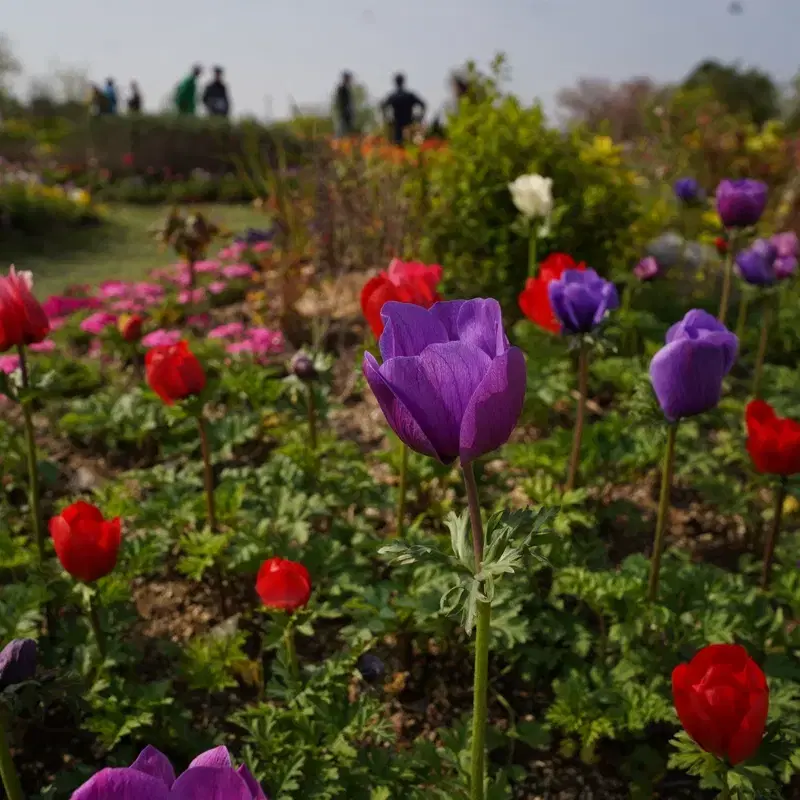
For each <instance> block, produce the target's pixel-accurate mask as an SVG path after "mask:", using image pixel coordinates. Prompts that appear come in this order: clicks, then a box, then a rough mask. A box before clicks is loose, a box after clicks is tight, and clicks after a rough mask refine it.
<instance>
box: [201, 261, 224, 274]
mask: <svg viewBox="0 0 800 800" xmlns="http://www.w3.org/2000/svg"><path fill="white" fill-rule="evenodd" d="M221 266H222V264H220V262H219V261H217V259H215V258H209V259H206V260H205V261H198V262H196V263H195V265H194V270H195V272H199V273H206V272H219V269H220V267H221Z"/></svg>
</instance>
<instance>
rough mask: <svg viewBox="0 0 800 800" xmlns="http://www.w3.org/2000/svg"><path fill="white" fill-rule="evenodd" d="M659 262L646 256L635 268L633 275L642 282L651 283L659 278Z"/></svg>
mask: <svg viewBox="0 0 800 800" xmlns="http://www.w3.org/2000/svg"><path fill="white" fill-rule="evenodd" d="M658 273H659V269H658V261H656V260H655V258H653V256H645V257H644V258H643V259H642V260H641V261H640V262H639V263H638V264H637V265H636V266H635V267H634V268H633V274H634V275H635V276H636V277H637V278H638V279H639V280H640V281H651V280H653V278H656V277H658Z"/></svg>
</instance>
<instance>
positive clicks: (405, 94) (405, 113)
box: [381, 73, 425, 146]
mask: <svg viewBox="0 0 800 800" xmlns="http://www.w3.org/2000/svg"><path fill="white" fill-rule="evenodd" d="M394 85H395V90H394V91H393V92H392V93H391V94H390V95H389V96H388V97H387V98H386V99H385V100H384V101H383V103H382V104H381V108H382V110H383V113H384V116H385V115H386V112H387V111H390V110H391V112H392V117H391V122H392V141H393V142H394V143H395V144H398V145H401V146H402V144H403V135H404V134H405V131H406V128H407V127H408V126H409V125H411V123H412V122H414V109H416V108H419V109H420V118H422V117H424V116H425V103H424V101H423V100H421V99H420V98H419V97H417V95H415V94H414V92H409V91H408V90H407V89H406V88H405V87H406V77H405V75H403V74H402V73H398V74H397V75H395V76H394Z"/></svg>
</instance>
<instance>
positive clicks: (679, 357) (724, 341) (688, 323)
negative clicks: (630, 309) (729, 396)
mask: <svg viewBox="0 0 800 800" xmlns="http://www.w3.org/2000/svg"><path fill="white" fill-rule="evenodd" d="M738 350H739V340H738V339H737V338H736V336H735V335H734V334H732V333H731V332H730V331H729V330H728V329H727V328H726V327H725V326H724V325H723V324H722V323H721V322H719V321H718V320H717V319H716V317H712V316H711V314H709V313H708V312H706V311H701V310H699V309H694V310H692V311H689V312H688V313H687V314H686V316H685V317H684V318H683V319H682V320H681V321H680V322H678V323H676V324H675V325H673V326H672V327H671V328H670V329H669V330H668V331H667V337H666V344H665V346H664V347H662V348H661V350H659V351H658V352H657V353H656V354H655V356H653V360H652V361H651V362H650V381H651V383H652V384H653V389H654V391H655V393H656V397H657V398H658V402H659V405H660V406H661V409H662V410H663V412H664V415H665V416H666V418H667V419H668V420H671V421H673V422H674V421H675V420H678V419H681V418H682V417H692V416H694V415H695V414H702V413H703V412H704V411H708V410H709V409H711V408H714V406H716V405H717V403H719V399H720V396H721V395H722V380H723V378H724V377H725V376H726V375H727V374H728V373H729V372H730V370H731V367H732V366H733V362H734V361H735V360H736V354H737V353H738Z"/></svg>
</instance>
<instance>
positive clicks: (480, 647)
mask: <svg viewBox="0 0 800 800" xmlns="http://www.w3.org/2000/svg"><path fill="white" fill-rule="evenodd" d="M462 471H463V473H464V485H465V487H466V490H467V502H468V504H469V518H470V523H471V525H472V548H473V553H474V556H475V574H476V575H478V574H480V571H481V568H482V565H483V521H482V520H481V507H480V501H479V500H478V487H477V485H476V483H475V473H474V471H473V469H472V464H471V463H470V464H465V465H464V466H463V467H462ZM491 618H492V606H491V603H486V602H482V601H480V600H478V608H477V619H476V623H475V684H474V693H473V701H472V702H473V709H472V753H471V758H470V769H471V771H470V800H484V791H483V790H484V780H485V773H486V768H485V763H486V721H487V717H488V709H487V695H488V690H489V638H490V629H491Z"/></svg>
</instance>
